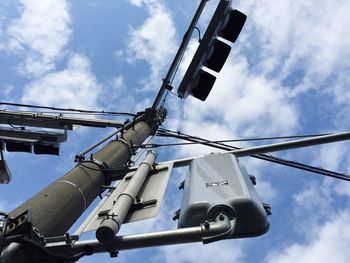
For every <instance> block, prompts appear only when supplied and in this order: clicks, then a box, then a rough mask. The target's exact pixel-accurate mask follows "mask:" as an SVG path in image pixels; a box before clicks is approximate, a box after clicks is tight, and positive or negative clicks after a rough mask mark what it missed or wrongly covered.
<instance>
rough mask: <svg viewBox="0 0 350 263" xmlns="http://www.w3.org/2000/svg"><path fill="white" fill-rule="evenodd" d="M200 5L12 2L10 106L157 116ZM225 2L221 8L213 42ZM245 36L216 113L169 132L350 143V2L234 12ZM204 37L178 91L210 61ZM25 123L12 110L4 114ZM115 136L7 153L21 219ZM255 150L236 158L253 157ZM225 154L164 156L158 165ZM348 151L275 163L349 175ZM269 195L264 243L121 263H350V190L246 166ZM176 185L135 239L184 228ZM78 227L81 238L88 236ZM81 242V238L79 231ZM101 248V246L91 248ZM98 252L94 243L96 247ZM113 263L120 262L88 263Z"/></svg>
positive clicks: (192, 112) (83, 135)
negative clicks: (203, 51) (203, 60)
mask: <svg viewBox="0 0 350 263" xmlns="http://www.w3.org/2000/svg"><path fill="white" fill-rule="evenodd" d="M197 4H198V1H185V0H179V1H167V0H120V1H97V0H88V1H82V0H80V1H79V0H77V1H71V2H68V1H64V0H61V1H58V0H57V1H56V0H46V1H40V2H39V1H34V0H21V1H6V0H5V1H2V2H1V3H0V70H1V77H0V87H1V88H0V98H1V101H9V102H18V103H31V104H38V105H49V106H56V107H74V108H81V109H104V110H113V111H128V112H137V111H141V110H143V109H144V108H146V107H149V106H150V104H151V102H152V100H153V98H154V96H155V94H156V92H157V90H158V89H159V87H160V85H161V80H162V78H164V77H165V74H166V70H167V69H168V67H169V65H170V62H171V60H172V58H173V56H174V53H175V52H176V49H177V47H178V44H179V43H180V41H181V39H182V35H183V34H184V32H185V30H186V28H187V26H188V24H189V23H190V21H191V18H192V15H193V14H194V12H195V9H196V7H197ZM216 4H217V1H215V0H211V1H209V2H208V5H207V8H206V9H205V12H204V15H203V17H202V19H201V20H200V23H199V27H200V28H201V31H202V32H204V30H205V25H206V23H207V22H208V20H209V19H210V14H211V13H212V12H213V10H214V7H215V5H216ZM233 7H234V8H237V9H239V10H241V11H242V12H244V13H245V14H247V16H248V19H247V22H246V25H245V27H244V29H243V32H242V34H241V35H240V37H239V39H238V41H237V42H236V43H235V44H234V45H233V46H232V51H231V55H230V57H229V59H228V61H227V63H226V64H225V66H224V68H223V70H222V71H221V72H220V74H219V75H218V76H217V82H216V85H215V86H214V88H213V90H212V92H211V94H210V96H209V98H208V99H207V101H206V102H204V103H203V102H201V101H198V100H196V99H194V98H191V97H190V98H188V99H187V100H179V99H178V98H177V97H176V96H169V98H168V100H167V104H166V106H167V108H168V111H169V115H168V118H167V120H166V122H165V124H164V127H166V128H169V129H173V130H181V131H183V132H186V133H189V134H193V135H197V136H201V137H205V138H208V139H215V140H220V139H231V138H240V137H260V136H277V135H289V134H306V133H323V132H330V131H332V132H334V131H345V130H348V120H349V116H350V114H349V113H350V107H349V105H348V101H349V98H350V92H349V89H348V86H349V83H350V78H349V76H348V75H349V74H348V73H349V67H350V66H349V64H348V59H349V56H350V34H348V32H347V31H348V25H349V24H350V16H349V15H348V10H350V3H349V2H348V1H345V0H338V1H326V0H320V1H315V0H305V1H287V0H281V1H272V0H262V1H253V0H251V1H234V3H233ZM196 40H197V35H196V34H194V36H193V41H191V43H190V46H189V50H188V52H187V53H186V55H185V57H184V61H183V64H182V65H181V66H180V68H179V74H178V75H177V78H176V79H175V85H174V86H175V88H176V85H178V83H179V79H180V78H181V76H182V74H183V73H184V70H185V69H186V66H187V65H188V63H189V62H190V60H191V54H193V53H194V51H195V48H196V47H197V41H196ZM5 108H6V109H9V110H10V109H14V108H11V107H3V106H2V107H1V109H5ZM110 132H111V130H99V129H93V128H79V129H76V130H75V131H73V132H70V133H69V138H68V142H67V143H64V144H62V145H61V154H60V156H59V157H56V156H36V155H31V154H26V153H5V157H6V159H7V160H8V162H9V166H10V168H11V171H12V175H13V180H12V182H11V183H10V184H8V185H0V189H1V191H0V210H5V211H10V210H11V209H13V208H15V207H16V206H18V205H19V204H20V203H22V202H23V201H25V200H26V199H27V198H29V197H30V196H32V195H33V194H35V193H36V192H37V191H39V190H40V189H42V188H43V187H44V186H46V185H47V184H48V183H50V182H51V181H53V180H54V179H56V178H58V177H59V176H60V175H62V174H64V173H65V172H66V171H68V170H69V169H70V168H71V167H73V166H74V163H73V159H74V156H75V154H76V153H77V152H80V151H81V150H82V149H84V148H86V147H87V146H89V145H91V144H92V143H94V142H95V141H96V140H97V139H100V138H102V137H103V136H105V135H106V134H109V133H110ZM249 145H252V144H248V143H245V144H241V145H237V146H241V147H246V146H249ZM212 151H215V150H214V149H210V148H206V147H200V146H184V147H181V148H180V147H177V148H169V149H166V150H165V149H164V150H162V151H161V152H160V154H159V159H158V160H169V159H172V158H182V157H189V156H193V155H199V154H204V153H209V152H212ZM348 152H349V144H348V143H347V142H345V143H334V144H329V145H325V146H318V147H313V148H309V149H298V150H290V151H286V152H281V153H278V154H276V155H277V156H281V157H283V158H288V159H291V160H297V161H300V162H305V163H308V164H311V165H315V166H320V167H323V168H327V169H334V170H336V171H340V172H346V173H349V172H350V169H349V156H348V154H347V153H348ZM243 161H244V162H245V165H246V168H247V170H248V172H249V173H250V174H253V175H255V176H256V177H257V180H258V185H257V190H258V192H259V194H260V196H261V198H262V199H263V200H264V201H265V202H269V203H270V204H271V206H272V213H273V214H272V216H270V218H269V219H270V223H271V228H270V231H269V232H268V233H267V234H265V235H263V236H261V237H257V238H250V239H242V240H227V241H221V242H218V243H214V244H210V245H204V246H203V245H202V244H193V245H185V246H171V247H162V248H153V249H142V250H135V251H123V252H121V253H120V256H119V258H118V259H117V260H119V261H120V262H134V261H136V260H142V261H143V262H168V263H172V262H191V263H192V262H209V261H212V260H216V261H221V262H232V263H234V262H271V263H275V262H276V263H277V262H278V263H280V262H283V263H285V262H296V261H298V262H329V260H332V261H333V262H348V258H350V252H349V249H347V248H348V247H349V245H350V238H349V236H350V235H349V233H350V227H349V221H350V211H349V208H348V207H349V204H350V186H349V184H348V183H346V182H342V181H336V180H334V179H331V178H324V177H322V176H320V175H315V174H310V173H307V172H303V171H298V170H295V169H292V168H287V167H282V166H279V165H276V164H270V163H266V162H263V161H258V160H255V159H252V158H244V160H243ZM183 173H184V171H177V172H176V173H174V175H173V176H172V179H171V182H170V184H169V187H168V191H167V197H166V200H165V202H164V204H163V207H162V210H161V215H160V216H159V217H158V218H156V219H152V220H148V221H144V222H139V223H135V224H129V225H125V226H123V228H124V229H123V233H138V232H145V231H153V230H155V229H157V230H159V229H168V228H175V227H176V223H173V222H172V221H171V215H172V213H173V211H175V210H176V209H177V208H178V206H179V205H180V202H181V195H179V193H178V192H177V190H176V189H177V188H176V186H177V184H178V183H179V182H180V181H181V177H182V176H183ZM75 227H76V226H75ZM73 231H74V229H73ZM90 237H93V235H92V236H90ZM86 238H89V236H87V237H86ZM96 260H103V261H104V262H112V260H113V262H114V260H115V259H110V258H109V255H97V256H93V257H87V258H84V259H82V260H81V261H80V262H96Z"/></svg>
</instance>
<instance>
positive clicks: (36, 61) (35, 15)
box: [6, 0, 71, 76]
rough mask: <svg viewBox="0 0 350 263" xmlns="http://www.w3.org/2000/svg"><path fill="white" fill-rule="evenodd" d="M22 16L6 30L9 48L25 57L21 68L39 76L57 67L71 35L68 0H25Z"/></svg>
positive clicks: (20, 69) (22, 4) (20, 8)
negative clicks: (56, 63) (55, 64)
mask: <svg viewBox="0 0 350 263" xmlns="http://www.w3.org/2000/svg"><path fill="white" fill-rule="evenodd" d="M20 3H21V5H20V6H19V10H20V13H21V17H20V18H19V19H15V20H13V21H12V22H11V23H10V25H9V26H8V28H7V30H6V42H7V44H6V49H7V51H10V52H15V54H18V56H20V57H21V60H22V62H21V64H20V67H19V71H20V72H21V73H22V74H23V75H28V74H29V75H30V76H38V75H41V74H43V73H45V72H47V71H49V70H52V69H54V67H55V66H54V62H55V60H56V59H58V58H60V57H61V56H62V52H63V50H64V48H65V46H66V45H67V43H68V40H69V36H70V34H71V29H70V28H69V25H70V15H69V6H68V3H67V2H66V1H58V0H48V1H43V2H38V1H34V0H21V1H20Z"/></svg>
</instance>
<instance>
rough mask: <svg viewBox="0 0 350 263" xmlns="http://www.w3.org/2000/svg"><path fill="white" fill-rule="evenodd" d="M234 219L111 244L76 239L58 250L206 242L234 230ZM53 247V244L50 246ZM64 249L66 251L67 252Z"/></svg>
mask: <svg viewBox="0 0 350 263" xmlns="http://www.w3.org/2000/svg"><path fill="white" fill-rule="evenodd" d="M235 225H236V220H235V219H230V218H229V217H228V216H226V215H223V214H222V215H219V216H218V217H217V218H216V219H215V221H214V222H210V223H208V224H203V225H201V226H198V227H188V228H180V229H176V230H168V231H160V232H154V233H147V234H137V235H127V236H117V237H116V238H115V239H114V240H113V242H112V243H111V244H108V245H105V244H102V243H100V242H98V241H97V240H88V241H77V242H75V243H74V244H73V246H72V247H69V248H67V247H65V248H63V247H61V248H59V251H62V252H63V251H65V249H67V250H69V249H72V251H71V252H70V253H72V254H73V253H78V252H81V251H83V250H84V249H86V248H89V249H91V250H92V252H93V253H102V252H114V251H119V250H128V249H136V248H145V247H153V246H165V245H175V244H184V243H192V242H207V241H208V240H209V241H210V240H211V239H213V240H215V241H217V240H221V239H225V238H226V237H228V236H229V235H230V234H232V232H233V231H234V227H235ZM50 248H51V249H54V247H53V246H51V247H50ZM67 250H66V253H67Z"/></svg>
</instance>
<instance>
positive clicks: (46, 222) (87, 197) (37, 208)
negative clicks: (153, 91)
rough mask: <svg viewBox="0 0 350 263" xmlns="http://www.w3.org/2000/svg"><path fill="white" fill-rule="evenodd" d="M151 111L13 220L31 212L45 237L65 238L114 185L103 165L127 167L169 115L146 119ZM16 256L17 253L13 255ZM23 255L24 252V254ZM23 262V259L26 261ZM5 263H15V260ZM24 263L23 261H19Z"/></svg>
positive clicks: (25, 206)
mask: <svg viewBox="0 0 350 263" xmlns="http://www.w3.org/2000/svg"><path fill="white" fill-rule="evenodd" d="M146 115H148V114H147V111H146V113H145V114H143V115H142V116H141V117H139V118H138V119H136V120H135V122H136V123H132V124H129V125H127V126H126V129H125V131H124V132H123V134H122V136H121V138H120V139H118V140H113V141H111V142H110V143H109V144H108V145H106V146H105V147H104V148H102V149H101V150H99V151H98V152H96V153H95V154H94V155H93V159H92V160H87V161H83V162H81V163H79V164H78V165H77V166H76V167H75V168H73V169H72V170H71V171H69V172H68V173H66V174H65V175H63V176H62V177H61V178H59V179H57V180H56V181H55V182H53V183H52V184H50V185H49V186H47V187H46V188H45V189H43V190H42V191H40V192H39V193H38V194H36V195H34V196H33V197H32V198H30V199H29V200H28V201H26V202H25V203H23V204H22V205H20V206H19V207H18V208H16V209H15V210H14V211H12V212H11V213H10V217H16V216H18V215H21V214H22V213H23V212H25V211H27V210H28V211H30V213H31V222H32V226H33V227H35V228H36V229H37V230H38V231H39V233H40V234H41V235H43V236H44V237H53V236H62V235H64V234H65V233H66V232H67V231H68V229H69V228H70V227H71V226H72V225H73V224H74V223H75V221H76V220H77V219H78V218H79V217H80V216H81V214H82V213H83V212H84V211H85V210H86V208H87V207H88V206H89V205H90V204H91V203H92V201H93V200H94V199H95V198H96V197H97V196H98V195H99V194H101V192H102V191H103V190H102V188H101V186H102V185H106V184H110V178H109V177H108V175H107V174H106V173H105V172H104V171H103V168H101V164H102V163H103V165H104V166H107V167H109V168H110V169H118V167H119V168H120V167H126V165H127V164H128V162H129V161H130V158H131V156H132V155H133V153H134V152H135V150H136V149H135V148H134V146H135V145H141V144H142V143H143V142H144V140H145V139H146V138H147V137H148V136H150V135H151V134H154V133H155V131H156V130H157V129H158V126H159V125H160V124H161V123H162V122H163V120H164V118H165V116H166V110H165V109H164V108H161V109H159V110H158V111H156V112H155V113H154V114H153V116H155V118H153V119H152V120H149V119H147V121H146V120H145V118H146ZM13 254H15V253H13ZM20 254H22V253H20ZM22 260H23V258H22ZM5 262H15V260H13V259H11V260H10V261H5ZM17 262H22V261H17Z"/></svg>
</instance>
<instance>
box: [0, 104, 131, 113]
mask: <svg viewBox="0 0 350 263" xmlns="http://www.w3.org/2000/svg"><path fill="white" fill-rule="evenodd" d="M0 105H8V106H17V107H27V108H36V109H49V110H55V111H73V112H80V113H101V114H112V115H126V116H136V115H135V114H133V113H128V112H114V111H97V110H81V109H71V108H58V107H48V106H39V105H31V104H21V103H11V102H3V101H0Z"/></svg>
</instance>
